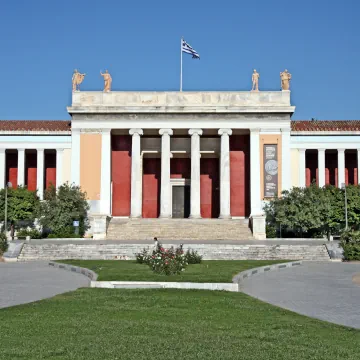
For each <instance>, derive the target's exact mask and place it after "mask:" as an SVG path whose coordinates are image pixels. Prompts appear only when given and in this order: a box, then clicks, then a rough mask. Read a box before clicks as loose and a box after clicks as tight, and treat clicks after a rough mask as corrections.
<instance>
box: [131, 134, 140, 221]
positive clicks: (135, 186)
mask: <svg viewBox="0 0 360 360" xmlns="http://www.w3.org/2000/svg"><path fill="white" fill-rule="evenodd" d="M129 134H130V135H132V145H131V210H130V216H131V217H132V218H140V217H141V216H142V188H141V187H142V171H141V164H142V162H141V152H140V151H141V141H140V140H141V139H140V136H141V135H143V130H142V129H130V131H129Z"/></svg>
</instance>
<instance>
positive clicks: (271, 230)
mask: <svg viewBox="0 0 360 360" xmlns="http://www.w3.org/2000/svg"><path fill="white" fill-rule="evenodd" d="M276 235H277V231H276V227H275V226H274V225H270V224H266V238H267V239H273V238H276Z"/></svg>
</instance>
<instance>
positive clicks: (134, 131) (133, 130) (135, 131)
mask: <svg viewBox="0 0 360 360" xmlns="http://www.w3.org/2000/svg"><path fill="white" fill-rule="evenodd" d="M129 134H130V135H135V134H137V135H144V131H143V129H130V130H129Z"/></svg>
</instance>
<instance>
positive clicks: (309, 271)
mask: <svg viewBox="0 0 360 360" xmlns="http://www.w3.org/2000/svg"><path fill="white" fill-rule="evenodd" d="M359 275H360V263H352V264H351V263H350V264H349V263H312V262H304V263H303V266H299V267H296V268H290V269H283V270H279V271H274V272H268V273H264V274H261V275H257V276H253V277H251V278H249V279H247V280H245V281H244V283H243V286H242V288H241V290H242V291H244V292H245V293H246V294H248V295H251V296H253V297H256V298H258V299H260V300H263V301H266V302H268V303H270V304H274V305H277V306H280V307H282V308H285V309H288V310H292V311H295V312H297V313H300V314H303V315H307V316H311V317H314V318H318V319H321V320H325V321H329V322H333V323H336V324H340V325H346V326H351V327H355V328H360V284H358V281H357V280H358V279H359Z"/></svg>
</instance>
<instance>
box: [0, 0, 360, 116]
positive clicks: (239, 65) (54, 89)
mask: <svg viewBox="0 0 360 360" xmlns="http://www.w3.org/2000/svg"><path fill="white" fill-rule="evenodd" d="M359 14H360V1H356V0H352V1H351V0H342V1H335V0H328V1H325V0H312V1H310V0H302V1H294V0H292V1H289V0H286V1H285V0H271V1H270V0H253V1H246V2H245V1H241V0H224V1H213V0H210V1H209V0H208V1H203V0H192V1H189V0H183V1H176V2H174V1H164V0H153V1H148V0H147V1H145V0H137V1H132V2H130V1H124V0H108V1H106V2H104V1H93V0H86V1H85V0H72V1H70V0H62V1H49V0H46V1H45V0H32V1H29V0H7V1H5V0H3V1H2V4H1V12H0V34H1V36H0V69H1V70H0V119H30V120H32V119H39V120H42V119H50V120H51V119H69V118H70V117H69V115H68V114H67V112H66V106H68V105H70V99H71V76H72V72H73V70H74V68H77V69H79V70H80V71H81V72H85V73H87V74H88V75H87V76H86V78H85V80H84V83H83V84H82V90H101V89H102V86H103V80H102V77H101V76H100V74H99V71H100V70H105V69H108V70H109V72H110V73H111V75H112V77H113V90H178V89H179V72H180V38H181V36H184V38H185V39H186V41H188V42H189V43H190V44H191V45H192V46H193V47H194V48H195V49H196V50H197V51H198V52H199V53H200V55H201V60H200V61H198V60H193V59H192V58H191V56H190V55H184V70H183V71H184V77H183V89H184V91H186V90H233V91H234V90H250V88H251V73H252V70H253V69H254V68H256V69H257V70H258V72H259V73H260V76H261V77H260V90H278V89H279V88H280V80H279V72H280V71H282V70H284V69H285V68H287V69H288V70H289V71H290V72H291V73H292V75H293V81H292V84H291V89H292V102H293V104H294V105H296V107H297V109H296V112H295V114H294V116H293V119H305V120H306V119H310V118H312V117H315V118H317V119H325V120H328V119H360V107H359V103H360V72H359V64H360V41H359V40H360V21H359Z"/></svg>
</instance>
